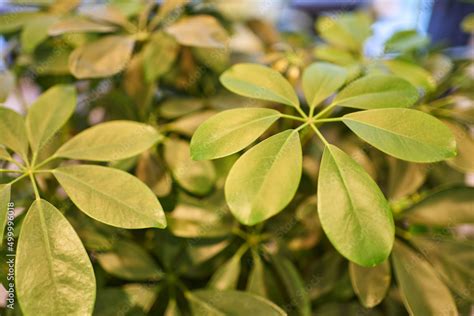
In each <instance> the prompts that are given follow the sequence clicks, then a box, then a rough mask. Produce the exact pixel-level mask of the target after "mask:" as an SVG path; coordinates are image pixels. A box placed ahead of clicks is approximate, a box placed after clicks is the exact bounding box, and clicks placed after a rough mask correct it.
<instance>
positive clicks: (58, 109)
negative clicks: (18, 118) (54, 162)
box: [26, 85, 76, 153]
mask: <svg viewBox="0 0 474 316" xmlns="http://www.w3.org/2000/svg"><path fill="white" fill-rule="evenodd" d="M75 108H76V90H75V88H74V87H73V86H69V85H56V86H54V87H52V88H50V89H48V90H47V91H46V92H45V93H43V94H42V95H41V96H40V97H39V98H38V99H37V100H36V101H35V102H34V103H33V104H32V105H31V107H30V109H29V110H28V114H27V116H26V130H27V132H28V139H29V140H30V145H31V149H32V150H33V153H38V151H39V150H40V149H41V148H42V147H43V146H44V145H46V143H47V142H48V141H49V140H50V139H51V137H53V136H54V134H56V132H57V131H59V129H60V128H61V127H62V126H63V125H64V124H65V123H66V122H67V120H69V118H70V117H71V115H72V114H73V113H74V109H75Z"/></svg>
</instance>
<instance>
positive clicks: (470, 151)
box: [0, 0, 474, 315]
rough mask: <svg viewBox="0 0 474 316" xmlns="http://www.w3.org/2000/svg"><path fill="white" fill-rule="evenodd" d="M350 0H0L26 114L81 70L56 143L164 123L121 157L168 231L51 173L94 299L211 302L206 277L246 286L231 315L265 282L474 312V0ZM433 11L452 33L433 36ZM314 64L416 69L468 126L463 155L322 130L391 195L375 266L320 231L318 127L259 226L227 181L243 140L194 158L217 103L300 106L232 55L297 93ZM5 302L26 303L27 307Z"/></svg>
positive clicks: (444, 115) (458, 132)
mask: <svg viewBox="0 0 474 316" xmlns="http://www.w3.org/2000/svg"><path fill="white" fill-rule="evenodd" d="M338 2H339V1H316V0H315V1H293V2H291V3H287V2H284V1H264V0H261V1H260V0H258V1H217V0H216V1H186V0H169V1H163V2H160V3H157V2H155V1H150V2H147V1H140V0H134V1H121V0H111V1H107V2H105V3H102V2H95V1H82V3H81V1H78V0H77V1H75V0H69V1H53V0H37V1H33V0H29V1H27V0H25V1H23V0H17V1H10V2H8V3H5V4H1V6H0V8H1V10H2V11H3V14H2V15H1V16H0V33H1V34H3V39H2V42H1V43H2V49H1V52H2V61H1V66H2V72H1V73H0V83H1V84H0V99H1V101H2V102H4V103H3V106H6V107H10V108H13V109H15V110H16V111H18V112H23V113H24V112H25V110H26V109H27V108H28V106H29V104H31V102H32V101H33V100H34V99H35V98H36V97H37V95H38V94H39V93H40V91H44V90H46V89H48V88H49V87H51V86H53V85H55V84H58V83H70V84H74V85H75V86H76V88H77V91H78V95H79V101H78V107H77V111H76V113H75V114H74V116H73V119H72V120H71V121H70V122H69V124H68V125H67V126H66V127H64V129H63V130H62V131H61V133H59V134H58V135H57V137H55V138H54V141H53V142H51V143H50V144H48V146H49V147H48V151H49V153H52V152H54V151H55V150H56V149H57V148H58V147H59V146H60V145H61V144H62V143H63V142H64V140H65V139H67V138H68V136H69V135H73V134H76V133H78V132H79V131H82V130H83V129H85V128H87V127H88V126H91V125H95V124H97V123H100V122H103V121H109V120H116V119H126V120H134V121H139V122H144V123H147V124H150V125H152V126H154V127H156V128H157V130H158V131H159V132H160V133H161V135H162V141H161V142H160V143H159V144H158V145H157V146H156V147H154V148H152V149H150V150H149V151H147V152H145V153H143V154H141V155H139V156H136V157H133V158H130V159H127V160H122V161H115V162H112V163H110V165H111V166H112V167H114V168H118V169H122V170H125V171H127V172H130V173H132V174H134V175H136V176H137V177H138V178H139V179H141V180H142V181H143V182H145V183H146V184H147V185H148V186H149V187H150V188H151V189H152V190H153V192H154V193H155V194H156V195H157V196H158V197H159V198H160V201H161V203H162V205H163V207H164V209H165V211H166V216H167V220H168V228H167V229H166V230H157V229H143V230H124V229H119V228H114V227H111V226H107V225H105V224H101V223H99V222H96V221H94V220H92V219H90V218H89V217H87V216H86V215H84V214H82V213H80V212H76V211H74V208H75V206H74V205H73V204H72V203H71V202H70V201H69V200H67V199H65V198H64V192H61V191H58V190H57V184H56V182H55V181H54V179H52V178H50V177H48V176H44V177H42V178H40V180H41V182H40V183H39V185H40V186H41V188H42V191H43V192H46V195H47V198H48V200H50V201H54V202H55V205H59V206H60V207H59V209H60V210H61V212H63V214H64V215H65V216H66V217H67V218H68V220H69V221H70V222H71V223H72V224H73V226H74V228H75V229H76V231H77V233H78V235H79V236H80V238H81V240H82V242H83V243H84V245H85V247H86V250H87V252H88V254H89V255H90V258H91V260H92V262H93V266H94V271H95V275H96V279H97V300H96V306H95V314H97V315H181V314H183V315H189V314H191V313H193V314H201V315H211V311H210V310H207V311H206V312H204V311H205V308H206V304H212V303H215V302H213V300H212V296H209V295H211V294H209V293H213V292H212V291H211V292H209V291H202V289H214V290H219V291H218V292H215V293H221V292H220V290H229V289H231V290H239V291H245V292H247V294H249V295H250V294H251V295H252V296H251V297H250V298H249V297H241V296H239V295H241V294H242V293H240V292H232V293H233V295H234V296H225V298H223V299H221V300H219V302H221V303H222V301H224V303H222V304H227V305H226V307H223V308H224V309H225V308H228V310H229V311H232V312H234V313H235V314H236V315H240V314H239V310H240V309H242V305H245V304H246V303H247V302H248V304H249V306H253V307H254V308H256V309H255V311H256V312H255V313H254V315H257V314H258V311H259V308H262V309H261V310H260V314H258V315H263V314H264V313H265V310H264V309H263V308H264V307H262V304H261V303H259V301H253V300H252V299H254V298H255V297H256V296H257V297H264V298H265V299H267V300H269V301H271V302H273V303H275V304H276V305H278V306H279V307H280V308H281V309H282V310H285V311H286V312H287V313H288V314H289V315H311V314H314V315H346V314H348V315H403V314H408V311H407V309H408V310H413V309H414V310H416V311H424V313H419V315H444V314H443V313H442V311H443V308H446V304H448V305H449V304H452V303H453V304H455V305H456V307H457V309H458V311H459V314H461V315H471V314H472V307H471V305H472V302H473V300H474V275H473V269H472V267H473V264H474V251H473V250H474V244H473V242H472V238H473V236H474V230H473V227H472V224H473V223H474V209H473V205H474V189H473V188H472V185H474V179H473V176H472V172H474V160H473V157H474V140H473V134H472V127H473V123H474V103H473V91H474V81H473V79H474V64H473V58H474V23H473V21H474V17H473V15H472V13H471V15H469V16H468V13H469V12H472V11H473V5H472V4H470V3H469V1H441V0H439V1H434V2H433V1H421V0H420V1H392V0H390V1H389V0H387V1H383V0H381V1H373V2H369V1H340V3H338ZM438 2H445V3H450V4H451V7H450V8H449V10H446V11H445V12H443V13H444V14H445V17H444V18H445V19H446V21H449V24H448V23H444V22H443V18H441V19H440V18H439V12H437V11H436V10H441V9H440V8H438V6H440V4H439V3H438ZM397 12H398V15H397V14H396V13H397ZM465 16H467V17H465ZM436 19H438V20H437V21H436ZM436 23H437V24H436ZM439 25H443V28H446V29H449V30H450V32H451V33H448V31H449V30H444V33H443V32H438V33H436V32H435V31H436V29H437V28H439ZM429 30H432V31H433V32H434V33H431V34H430V33H428V32H427V31H429ZM446 34H451V35H448V37H446ZM452 34H455V35H452ZM443 36H444V38H443ZM431 38H433V39H436V41H432V40H431ZM315 61H327V62H331V63H335V64H338V65H341V66H343V67H345V68H346V69H347V70H348V71H349V72H350V74H351V76H350V77H351V78H350V80H354V79H356V78H359V77H361V76H364V75H367V74H373V73H393V74H395V75H397V76H400V77H402V78H404V79H406V80H407V81H409V82H410V83H412V84H413V85H414V86H416V87H417V88H418V90H419V93H420V100H419V101H418V103H417V105H416V107H417V108H418V109H420V110H422V111H425V112H427V113H430V114H432V115H435V116H436V117H438V118H440V119H442V120H443V122H445V123H446V125H447V126H448V127H449V128H450V129H451V130H452V131H453V133H454V135H455V137H456V141H457V144H458V156H457V157H456V158H454V159H451V160H448V161H446V162H440V163H433V164H415V163H409V162H405V161H401V160H397V159H395V158H392V157H388V156H386V155H385V154H383V153H381V152H380V151H377V150H375V149H374V148H372V147H370V146H369V145H366V144H365V143H363V142H361V140H359V139H358V138H357V137H355V136H351V135H350V134H349V133H348V131H347V129H345V128H343V126H342V125H335V126H329V127H326V126H324V127H323V128H322V130H323V132H324V134H325V135H327V138H328V139H329V140H330V141H331V142H332V143H335V144H337V145H338V146H340V147H341V148H343V149H344V151H345V152H347V153H348V154H349V155H350V156H351V157H353V158H354V159H355V160H356V161H357V162H358V163H360V164H361V165H362V166H363V167H364V168H365V169H366V171H367V172H368V173H369V174H370V175H371V176H372V178H373V179H374V180H376V182H377V183H378V185H379V186H380V187H381V188H382V190H383V192H384V194H385V196H386V197H387V198H388V199H389V201H390V204H391V208H392V210H393V213H394V216H395V219H396V223H397V232H396V237H397V242H396V246H395V247H396V256H392V257H393V258H392V260H391V261H387V262H385V263H384V264H382V265H379V266H377V267H376V268H362V267H358V266H356V265H355V264H353V263H350V262H348V261H347V260H346V259H344V258H343V257H342V256H341V255H340V254H338V252H337V251H336V250H335V249H334V248H333V246H332V245H331V244H330V243H329V241H328V240H327V238H326V236H325V234H324V233H323V231H322V229H321V225H320V223H319V220H318V215H317V214H318V210H317V202H316V197H315V192H316V182H317V177H318V169H319V163H320V159H321V154H322V148H321V147H320V144H319V143H318V142H317V141H316V140H315V139H312V138H311V137H309V135H308V137H307V138H304V136H303V140H304V144H305V145H304V160H303V177H302V181H301V184H300V187H299V189H298V192H297V194H296V196H295V198H294V199H293V200H292V202H291V203H290V205H288V207H286V208H285V210H284V211H283V212H281V213H279V214H278V215H276V216H274V217H272V218H270V219H268V220H267V221H265V222H264V223H262V224H259V225H257V226H255V227H246V226H244V225H241V224H239V223H238V222H237V221H236V220H235V219H234V218H233V217H232V215H231V214H230V212H229V210H228V207H227V205H226V201H225V199H224V193H223V186H224V181H225V178H226V176H227V173H228V171H229V169H230V167H231V166H232V164H233V163H234V162H235V161H236V159H237V158H238V154H235V155H232V156H230V157H226V158H222V159H217V160H214V161H193V160H191V158H190V156H189V140H190V138H191V136H192V134H193V132H194V131H195V130H196V128H197V127H198V126H199V124H200V123H202V122H203V121H204V120H206V119H207V118H209V117H210V116H212V115H213V114H215V113H217V112H219V111H221V110H225V109H230V108H234V107H271V108H275V107H279V108H278V109H279V110H280V111H282V112H288V111H289V110H288V109H287V108H283V107H280V106H278V105H275V104H272V103H269V102H264V101H258V100H253V99H247V98H243V97H239V96H237V95H235V94H232V93H230V92H228V91H226V90H225V89H224V88H223V87H222V86H221V85H220V83H219V75H220V74H221V73H222V72H223V71H224V70H226V69H227V68H228V67H230V66H231V65H232V64H234V63H237V62H255V63H261V64H264V65H268V66H270V67H272V68H274V69H275V70H277V71H279V72H281V73H282V74H283V75H284V76H285V77H286V78H287V79H288V80H289V81H290V82H291V83H292V85H294V87H295V89H297V91H298V92H299V94H300V95H302V91H301V85H300V79H301V73H302V69H304V68H305V67H306V66H308V65H309V64H311V63H312V62H315ZM340 111H341V113H340V114H344V113H345V112H344V111H349V110H348V109H341V110H340ZM279 124H291V122H289V123H288V122H279V123H278V124H276V125H273V126H272V127H271V128H270V130H269V131H268V132H266V133H265V135H264V136H263V138H264V137H266V135H269V134H270V133H272V132H273V131H279V130H281V129H282V128H283V127H285V128H288V127H291V126H279ZM429 132H430V131H426V133H429ZM2 164H3V165H7V163H6V162H5V163H3V162H2ZM1 177H2V178H0V180H1V182H7V181H8V180H9V178H8V176H6V175H3V174H2V175H1ZM12 200H13V201H14V202H15V204H16V206H17V210H16V211H17V217H16V219H15V229H16V232H17V233H18V232H19V231H20V229H21V223H22V219H23V217H24V212H23V211H24V207H25V206H26V205H29V203H30V202H31V200H32V192H31V190H30V188H29V187H27V186H25V188H24V189H22V190H16V191H14V195H13V196H12ZM2 251H3V252H4V251H5V250H4V249H3V250H2ZM2 257H4V256H2ZM33 260H34V259H33ZM3 261H4V260H2V274H1V278H2V283H3V282H4V281H5V275H6V269H7V267H6V266H5V265H4V262H3ZM199 290H201V291H199ZM222 293H224V292H222ZM226 293H227V292H226ZM247 294H245V295H247ZM2 295H3V297H5V293H3V294H2ZM242 295H243V294H242ZM226 300H227V301H226ZM3 301H4V298H3ZM3 304H5V303H3ZM252 304H253V305H252ZM203 305H204V307H203ZM203 308H204V310H203ZM229 308H230V309H229ZM240 312H242V311H240ZM438 312H439V313H438ZM3 313H4V314H5V315H21V311H20V309H19V308H17V309H15V310H14V311H11V310H7V309H4V310H3ZM229 314H231V312H229Z"/></svg>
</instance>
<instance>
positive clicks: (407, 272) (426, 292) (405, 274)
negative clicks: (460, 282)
mask: <svg viewBox="0 0 474 316" xmlns="http://www.w3.org/2000/svg"><path fill="white" fill-rule="evenodd" d="M393 251H394V253H393V256H392V261H393V267H394V269H395V275H396V277H397V281H398V286H399V289H400V292H401V296H402V299H403V303H404V305H405V307H406V308H407V310H408V312H409V313H410V314H412V315H436V314H441V315H457V314H458V312H457V309H456V305H455V303H454V300H453V297H452V296H451V293H450V292H449V290H448V288H447V287H446V286H445V285H444V284H443V282H441V280H440V279H439V278H438V276H437V274H436V272H435V271H434V269H433V267H432V266H431V265H430V264H429V263H428V262H426V261H425V260H424V259H423V258H422V257H421V256H420V255H418V254H417V253H416V252H414V251H413V250H411V249H410V248H408V247H407V246H405V245H403V244H402V243H400V242H396V243H395V246H394V248H393Z"/></svg>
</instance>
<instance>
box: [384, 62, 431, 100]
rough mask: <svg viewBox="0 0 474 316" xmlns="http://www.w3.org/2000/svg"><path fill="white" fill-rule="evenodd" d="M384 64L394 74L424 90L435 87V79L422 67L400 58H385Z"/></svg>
mask: <svg viewBox="0 0 474 316" xmlns="http://www.w3.org/2000/svg"><path fill="white" fill-rule="evenodd" d="M384 64H385V66H387V68H388V69H389V70H390V71H391V72H392V73H393V74H395V75H397V76H399V77H401V78H403V79H405V80H407V81H408V82H410V83H411V84H412V85H414V86H415V87H417V88H422V89H424V90H425V91H426V92H431V91H433V90H435V89H436V80H435V79H434V78H433V76H432V75H431V74H430V73H429V72H428V71H427V70H425V69H424V68H422V67H420V66H418V65H416V64H412V63H409V62H406V61H401V60H386V61H384Z"/></svg>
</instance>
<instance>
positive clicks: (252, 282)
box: [246, 251, 268, 297]
mask: <svg viewBox="0 0 474 316" xmlns="http://www.w3.org/2000/svg"><path fill="white" fill-rule="evenodd" d="M252 259H253V260H252V262H253V265H252V269H251V270H250V274H249V279H248V281H247V289H246V291H247V292H249V293H252V294H255V295H258V296H262V297H267V295H268V294H267V293H268V290H267V286H266V284H265V266H264V264H263V262H262V259H261V258H260V255H259V254H258V253H257V252H256V251H252Z"/></svg>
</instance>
